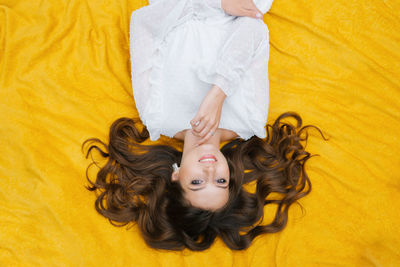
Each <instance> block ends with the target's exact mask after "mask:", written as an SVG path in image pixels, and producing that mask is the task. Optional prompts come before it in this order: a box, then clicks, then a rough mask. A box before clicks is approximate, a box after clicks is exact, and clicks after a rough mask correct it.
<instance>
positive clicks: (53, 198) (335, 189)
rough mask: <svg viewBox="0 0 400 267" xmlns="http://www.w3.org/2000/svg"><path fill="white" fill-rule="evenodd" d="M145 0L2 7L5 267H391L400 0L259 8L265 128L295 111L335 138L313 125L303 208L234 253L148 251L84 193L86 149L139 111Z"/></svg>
mask: <svg viewBox="0 0 400 267" xmlns="http://www.w3.org/2000/svg"><path fill="white" fill-rule="evenodd" d="M144 5H147V1H134V0H131V1H117V0H113V1H111V0H98V1H94V0H93V1H89V0H71V1H67V0H65V1H61V0H59V1H53V0H52V1H28V0H25V1H15V0H14V1H12V0H7V1H5V0H0V148H1V153H0V266H202V267H203V266H219V267H223V266H400V230H399V223H400V218H399V217H400V216H399V212H400V204H399V202H400V201H399V196H400V195H399V188H400V155H399V154H400V153H399V152H400V144H399V139H400V26H399V25H400V3H399V1H397V0H396V1H383V0H369V1H356V0H335V1H322V0H320V1H318V0H298V1H294V0H292V1H285V0H276V1H275V2H274V3H273V5H272V9H271V10H270V12H269V13H268V14H267V15H265V17H264V20H265V22H266V23H267V24H268V27H269V30H270V42H271V51H270V62H269V66H270V70H269V78H270V113H269V118H268V119H269V122H272V121H274V120H275V118H276V117H277V116H278V115H279V114H281V113H282V112H285V111H289V110H292V111H296V112H298V113H299V114H300V115H301V116H302V117H303V119H304V123H305V124H315V125H317V126H319V127H320V128H321V129H322V131H323V132H324V133H325V134H326V135H327V136H328V137H330V140H329V141H323V140H322V138H321V137H320V136H319V134H318V133H317V131H315V130H311V131H310V133H311V136H310V140H309V143H308V145H307V148H308V150H309V151H310V152H311V153H313V154H319V155H320V156H317V157H313V158H311V159H310V160H309V161H308V162H307V165H306V167H307V169H308V174H309V176H310V179H311V181H312V185H313V191H312V193H311V194H310V195H309V196H307V197H306V198H304V199H301V200H300V203H301V204H302V205H303V206H304V208H305V212H306V213H305V214H303V215H302V213H301V209H300V208H299V206H298V205H294V206H292V208H291V209H290V217H289V223H288V226H287V227H286V228H285V229H284V230H283V231H282V232H280V233H277V234H270V235H263V236H261V237H258V238H257V239H256V240H255V241H254V243H253V244H252V246H251V247H250V248H249V249H248V250H246V251H239V252H235V251H231V250H229V249H228V248H226V247H225V245H224V244H223V243H222V242H221V241H220V240H217V241H216V242H215V244H214V245H213V246H212V247H211V248H210V249H209V250H207V251H204V252H191V251H188V250H185V251H183V252H168V251H156V250H153V249H150V248H148V247H147V246H146V244H145V243H144V241H143V240H142V238H141V237H140V235H139V233H138V229H137V228H136V226H135V227H132V228H130V229H128V230H127V229H126V227H124V228H118V227H114V226H112V225H111V224H110V223H109V222H108V220H107V219H105V218H104V217H102V216H100V215H99V214H97V212H96V211H95V209H94V206H93V205H94V200H95V195H94V193H92V192H89V191H87V190H86V189H85V188H84V185H87V182H86V179H85V168H86V167H87V165H88V164H89V163H90V160H89V159H85V158H84V155H83V153H82V152H81V150H80V146H81V144H82V142H83V141H84V140H85V139H87V138H89V137H99V138H101V139H102V140H107V138H108V130H109V126H110V124H111V123H112V122H113V121H114V120H115V119H117V118H119V117H122V116H128V117H137V116H138V115H137V112H136V110H135V105H134V102H133V96H132V87H131V80H130V61H129V42H128V33H129V19H130V14H131V12H132V11H133V10H135V9H137V8H140V7H142V6H144ZM161 141H163V142H164V141H166V139H163V140H161ZM94 173H95V169H92V173H91V175H94ZM92 177H93V176H92ZM272 212H274V210H273V209H268V208H266V213H267V214H266V217H267V218H268V216H269V217H270V216H271V214H272Z"/></svg>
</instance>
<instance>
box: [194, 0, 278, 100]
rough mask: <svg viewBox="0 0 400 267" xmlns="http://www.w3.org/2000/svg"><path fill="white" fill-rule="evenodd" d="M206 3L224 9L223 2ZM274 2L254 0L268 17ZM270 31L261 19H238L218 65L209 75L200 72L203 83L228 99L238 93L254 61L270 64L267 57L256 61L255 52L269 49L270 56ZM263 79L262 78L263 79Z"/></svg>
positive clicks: (221, 52) (227, 38) (212, 1)
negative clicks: (262, 48)
mask: <svg viewBox="0 0 400 267" xmlns="http://www.w3.org/2000/svg"><path fill="white" fill-rule="evenodd" d="M193 1H195V2H196V1H205V2H206V4H207V5H208V6H212V7H214V8H217V9H218V8H219V9H221V10H222V8H221V0H193ZM272 2H273V0H254V3H255V4H256V6H257V7H258V9H259V10H260V11H261V12H263V14H265V13H266V12H267V11H268V10H269V9H270V8H271V5H272ZM268 40H269V31H268V27H267V25H266V24H265V23H264V22H263V20H260V19H254V18H250V17H235V18H234V20H233V22H232V24H231V25H230V26H229V29H228V33H227V35H226V40H225V42H224V44H223V46H222V48H221V50H220V52H219V56H218V58H217V61H216V62H215V65H214V66H213V67H212V68H211V69H208V71H206V72H202V71H199V72H201V73H199V76H201V77H203V80H205V81H208V82H210V83H212V84H215V85H217V86H218V87H220V88H221V89H222V90H223V91H224V93H225V94H226V95H227V96H230V95H232V94H233V93H234V92H236V91H237V89H238V88H237V85H238V84H239V81H240V80H241V78H242V75H243V74H244V72H246V71H247V70H248V69H249V66H250V64H251V63H252V62H253V61H254V60H259V61H263V60H264V61H267V62H268V55H265V54H264V56H263V57H262V58H257V59H255V58H254V57H255V52H256V51H257V50H259V49H260V46H267V47H266V50H267V51H268V52H269V42H268ZM262 78H263V77H260V79H262Z"/></svg>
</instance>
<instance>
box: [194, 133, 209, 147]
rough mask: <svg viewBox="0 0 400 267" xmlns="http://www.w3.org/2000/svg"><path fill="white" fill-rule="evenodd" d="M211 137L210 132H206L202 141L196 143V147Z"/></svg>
mask: <svg viewBox="0 0 400 267" xmlns="http://www.w3.org/2000/svg"><path fill="white" fill-rule="evenodd" d="M211 136H212V132H211V131H210V132H208V133H207V135H206V136H204V137H203V138H202V139H200V141H198V142H197V144H198V145H201V144H204V143H205V142H207V141H208V139H210V138H211Z"/></svg>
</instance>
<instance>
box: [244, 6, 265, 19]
mask: <svg viewBox="0 0 400 267" xmlns="http://www.w3.org/2000/svg"><path fill="white" fill-rule="evenodd" d="M245 16H246V17H251V18H255V19H262V18H263V14H262V13H261V12H260V11H259V10H258V9H256V8H255V9H249V10H246V14H245Z"/></svg>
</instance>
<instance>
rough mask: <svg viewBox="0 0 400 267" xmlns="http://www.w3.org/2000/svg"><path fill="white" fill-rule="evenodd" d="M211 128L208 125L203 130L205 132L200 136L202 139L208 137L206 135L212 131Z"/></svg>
mask: <svg viewBox="0 0 400 267" xmlns="http://www.w3.org/2000/svg"><path fill="white" fill-rule="evenodd" d="M210 128H211V127H210V126H208V125H206V126H205V127H204V128H203V130H202V131H201V132H200V133H199V136H200V137H204V136H206V134H207V133H208V132H209V131H210Z"/></svg>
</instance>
